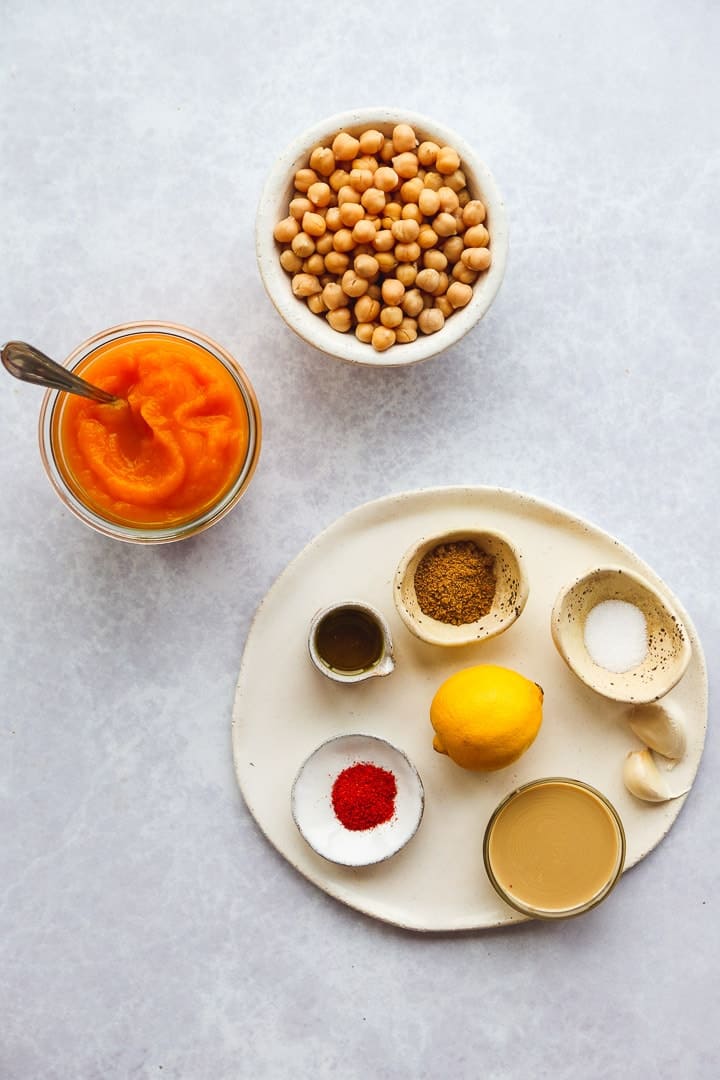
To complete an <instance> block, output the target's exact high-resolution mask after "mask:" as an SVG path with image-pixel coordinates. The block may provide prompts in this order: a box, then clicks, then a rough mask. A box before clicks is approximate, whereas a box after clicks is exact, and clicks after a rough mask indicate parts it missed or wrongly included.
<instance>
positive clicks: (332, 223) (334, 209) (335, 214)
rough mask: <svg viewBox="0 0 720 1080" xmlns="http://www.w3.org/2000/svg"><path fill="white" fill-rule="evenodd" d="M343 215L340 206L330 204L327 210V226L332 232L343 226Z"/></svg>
mask: <svg viewBox="0 0 720 1080" xmlns="http://www.w3.org/2000/svg"><path fill="white" fill-rule="evenodd" d="M342 223H343V221H342V216H341V214H340V207H339V206H328V208H327V210H326V212H325V226H326V228H328V229H329V230H330V232H337V230H338V229H340V228H341V227H342Z"/></svg>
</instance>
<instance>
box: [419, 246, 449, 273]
mask: <svg viewBox="0 0 720 1080" xmlns="http://www.w3.org/2000/svg"><path fill="white" fill-rule="evenodd" d="M422 263H423V266H424V267H425V268H427V269H428V270H438V271H440V270H445V268H446V267H447V256H446V255H443V253H442V251H438V250H437V248H431V249H430V250H429V251H426V252H424V253H423V257H422Z"/></svg>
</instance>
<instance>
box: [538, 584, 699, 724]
mask: <svg viewBox="0 0 720 1080" xmlns="http://www.w3.org/2000/svg"><path fill="white" fill-rule="evenodd" d="M604 600H623V601H625V602H626V603H629V604H634V605H635V606H636V607H637V608H639V610H640V611H641V612H642V614H643V615H644V616H645V622H646V627H647V641H648V648H647V653H646V654H645V658H644V659H643V660H642V662H641V663H639V664H638V665H637V666H635V667H632V668H630V669H629V670H628V671H622V672H615V671H609V670H607V668H603V667H600V665H599V664H596V663H595V661H594V660H593V658H592V657H591V656H590V654H589V653H588V650H587V647H586V645H585V620H586V619H587V617H588V615H589V614H590V612H591V611H592V609H593V608H594V607H596V606H597V605H598V604H600V603H602V602H603V601H604ZM550 629H551V632H552V638H553V641H554V643H555V647H556V648H557V650H558V652H559V653H560V655H561V656H562V658H563V660H564V661H565V663H566V664H567V665H568V667H569V668H570V670H571V671H572V672H574V674H575V675H577V677H578V678H579V679H581V680H582V681H583V682H584V683H585V684H586V685H587V686H589V687H591V689H593V690H595V691H596V692H597V693H598V694H602V695H603V697H607V698H611V699H612V700H613V701H622V702H627V703H628V704H635V705H643V704H647V703H648V702H651V701H657V699H658V698H661V697H663V695H664V694H667V693H668V691H670V690H672V688H673V686H675V684H676V683H677V682H679V681H680V679H681V678H682V676H683V675H684V674H685V670H686V668H687V666H688V664H689V662H690V655H691V652H692V649H691V646H690V639H689V637H688V633H687V630H686V629H685V627H684V626H683V624H682V622H681V620H680V618H679V616H678V615H677V614H676V613H675V612H674V611H673V609H672V608H671V607H670V605H669V604H668V603H667V601H666V600H664V599H663V597H662V596H660V594H659V593H658V592H657V591H656V590H655V589H654V588H653V587H652V585H650V584H649V582H647V581H645V579H644V578H642V577H640V576H639V575H638V574H634V573H633V572H632V571H630V570H626V569H624V568H621V567H614V566H610V567H599V568H598V569H596V570H593V571H591V572H590V573H589V574H585V575H584V576H583V577H581V578H579V579H578V580H577V581H575V582H574V583H573V584H572V585H570V586H568V588H566V589H564V590H563V591H562V592H561V593H560V595H559V596H558V598H557V600H556V601H555V605H554V607H553V611H552V616H551V622H550Z"/></svg>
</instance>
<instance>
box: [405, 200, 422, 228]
mask: <svg viewBox="0 0 720 1080" xmlns="http://www.w3.org/2000/svg"><path fill="white" fill-rule="evenodd" d="M402 217H404V218H406V219H407V220H408V221H417V223H418V225H422V221H423V214H422V210H421V209H420V207H419V206H418V204H417V203H405V205H404V206H403V208H402Z"/></svg>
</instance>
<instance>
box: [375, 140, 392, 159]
mask: <svg viewBox="0 0 720 1080" xmlns="http://www.w3.org/2000/svg"><path fill="white" fill-rule="evenodd" d="M378 153H379V155H380V160H381V161H384V162H385V164H386V165H387V163H388V162H389V161H392V159H393V154H394V153H395V147H394V146H393V141H392V139H388V138H385V139H383V144H382V146H381V147H380V150H379V151H378Z"/></svg>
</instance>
